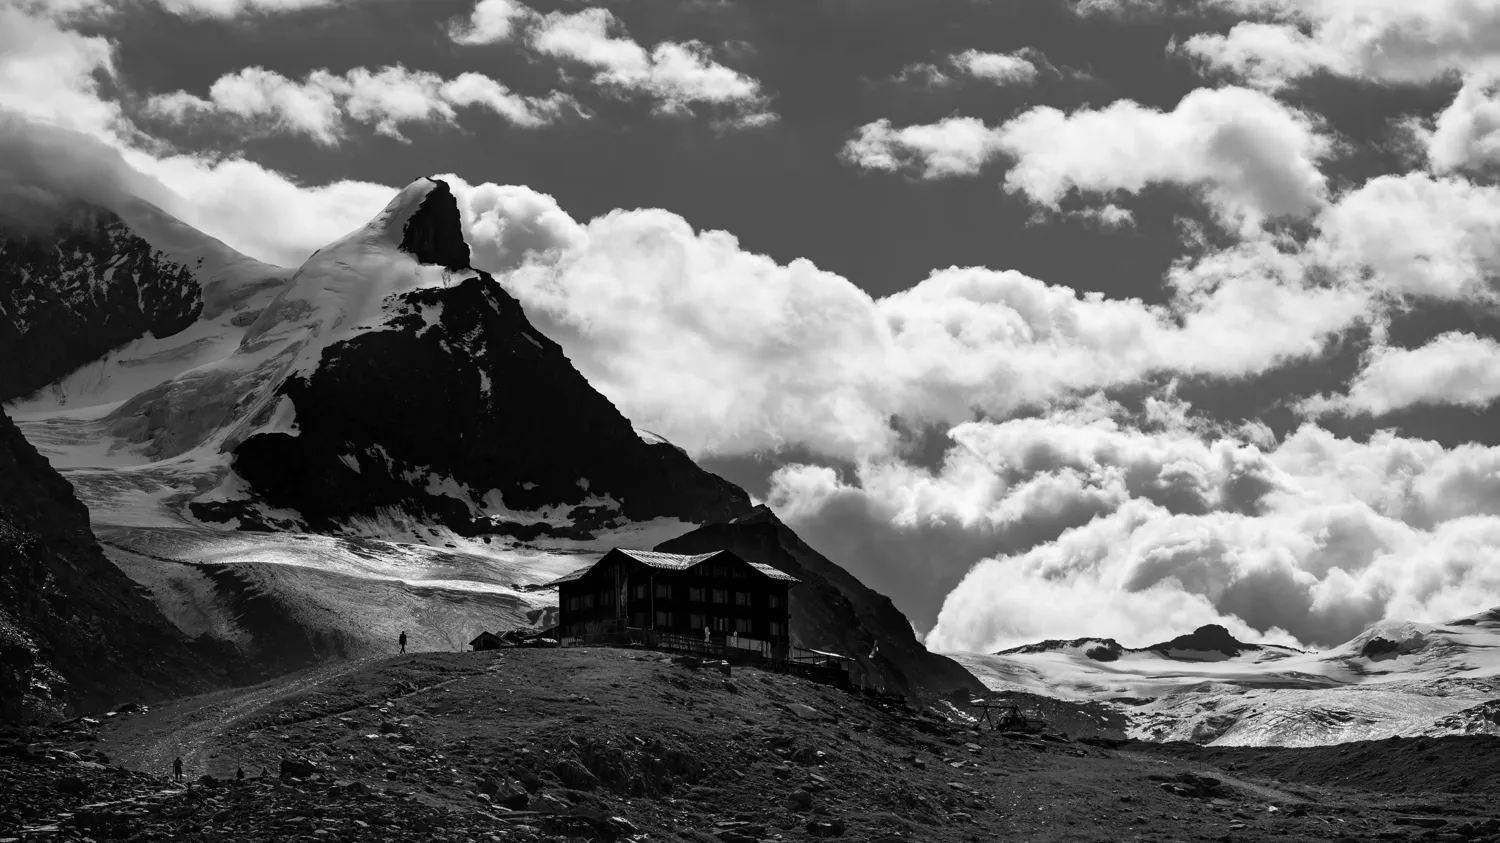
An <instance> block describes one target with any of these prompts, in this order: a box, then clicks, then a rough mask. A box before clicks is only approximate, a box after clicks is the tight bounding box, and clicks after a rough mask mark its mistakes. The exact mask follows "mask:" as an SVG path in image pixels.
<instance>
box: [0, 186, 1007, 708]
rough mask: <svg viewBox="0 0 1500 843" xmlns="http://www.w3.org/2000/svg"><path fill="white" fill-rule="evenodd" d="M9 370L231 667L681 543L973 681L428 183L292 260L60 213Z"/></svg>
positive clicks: (123, 539)
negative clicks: (702, 461)
mask: <svg viewBox="0 0 1500 843" xmlns="http://www.w3.org/2000/svg"><path fill="white" fill-rule="evenodd" d="M49 237H50V239H49ZM0 355H8V356H5V357H0V359H7V360H14V361H17V364H16V365H9V364H7V365H6V366H5V367H4V371H3V372H0V403H3V404H4V408H5V411H6V412H7V413H8V414H9V415H10V416H11V417H12V418H14V419H15V422H16V426H17V428H19V430H20V431H21V432H22V433H24V435H25V437H26V439H27V440H29V441H30V443H31V445H34V446H35V447H36V448H37V449H38V450H39V451H40V452H41V453H42V454H43V455H44V456H45V457H46V458H47V460H49V461H50V463H51V465H52V466H53V467H55V468H56V469H57V470H58V471H60V472H61V474H62V476H63V477H65V478H66V479H67V480H68V481H70V482H71V483H72V485H73V487H74V490H76V494H77V496H78V498H80V499H82V501H83V503H85V504H86V505H87V506H88V509H89V514H90V516H91V519H92V522H93V529H94V531H95V533H96V534H97V535H98V537H99V539H100V540H101V541H102V543H103V550H104V553H105V554H106V555H107V556H108V558H109V560H110V561H113V562H114V563H115V566H116V567H118V569H120V570H123V571H124V572H125V573H127V574H128V575H129V576H130V578H131V579H132V580H134V582H135V583H137V584H139V585H140V586H142V587H143V588H144V589H146V590H147V593H149V595H150V597H151V604H152V605H154V607H155V609H156V611H158V612H159V613H160V615H161V616H162V617H165V618H166V619H168V620H170V621H171V623H172V624H174V625H175V626H176V632H177V633H178V634H180V635H183V636H190V637H192V638H195V639H199V640H201V641H203V642H206V643H207V644H213V645H215V646H223V647H227V648H228V649H229V650H230V651H232V652H233V653H234V654H235V656H236V658H239V659H240V660H241V661H240V662H239V663H237V667H236V670H237V671H239V673H238V674H237V675H240V676H241V677H242V678H254V677H256V676H263V675H267V674H270V673H276V672H280V671H285V670H290V669H295V668H297V667H300V666H303V665H306V664H310V663H313V662H316V661H319V660H321V659H326V658H335V657H343V656H354V655H371V654H378V653H384V652H387V651H388V650H389V649H390V646H391V642H393V641H394V640H395V637H396V635H397V633H398V632H400V631H408V632H409V633H410V635H411V637H412V639H413V641H414V646H420V647H422V648H434V647H440V648H443V649H452V648H455V647H461V646H463V644H464V643H466V642H467V641H468V640H469V638H471V637H473V635H475V634H477V633H478V632H479V631H481V630H484V629H489V630H492V631H493V630H495V629H503V628H509V627H511V626H517V625H521V626H524V625H532V626H536V625H539V624H540V623H542V622H544V619H545V618H546V617H548V613H547V612H548V608H549V607H550V606H552V605H555V600H556V598H555V595H553V594H549V593H546V592H541V591H538V590H537V589H536V588H535V586H536V585H537V584H538V583H540V582H543V581H545V580H548V579H551V578H552V577H554V576H556V575H557V574H559V573H561V572H562V571H564V570H567V569H568V568H569V567H572V566H573V565H576V564H579V562H580V561H586V560H587V558H588V557H590V555H597V554H598V553H600V552H602V551H603V550H604V549H607V547H608V546H610V545H613V544H620V545H625V546H636V547H647V546H650V545H653V544H659V543H661V542H663V541H667V540H669V539H674V538H676V540H677V541H678V542H680V543H692V542H701V541H710V542H722V543H726V544H734V545H735V547H736V549H737V551H738V552H741V554H742V555H745V556H746V557H747V558H752V559H755V560H756V561H765V562H769V563H770V564H773V565H779V566H786V567H789V568H794V569H795V570H793V573H795V574H796V575H797V576H798V577H799V578H801V579H803V580H804V585H802V586H799V588H798V589H797V592H798V593H797V594H796V595H795V596H794V598H793V610H794V619H793V624H792V632H793V636H794V638H796V639H798V640H799V641H800V642H801V643H802V644H803V645H804V646H808V647H817V648H820V649H837V650H839V651H840V652H846V653H847V654H849V655H851V656H857V657H860V658H862V659H865V660H866V661H870V660H869V659H868V652H869V651H870V650H874V649H876V644H877V643H878V644H879V647H878V653H877V655H876V657H875V659H874V661H873V662H872V663H871V664H869V665H867V668H868V672H869V675H870V676H871V677H872V684H877V683H878V684H882V685H886V686H888V687H890V688H892V689H897V690H901V691H903V692H906V693H909V694H911V695H913V696H914V697H916V696H921V695H936V694H939V693H946V692H948V691H952V690H959V689H967V690H974V689H977V688H979V687H980V686H979V684H978V682H977V680H975V679H974V678H973V677H972V676H971V675H969V674H968V673H967V672H966V671H965V670H964V669H963V668H962V667H960V666H958V665H957V664H956V663H954V662H952V661H950V660H948V659H945V658H942V657H940V656H935V655H933V654H930V653H928V652H927V651H926V649H925V648H923V647H922V646H921V645H920V643H919V642H917V641H916V639H915V637H914V635H913V634H912V632H911V628H910V625H909V624H908V623H907V621H906V619H905V618H904V617H902V616H901V614H900V613H899V612H897V611H896V610H895V608H894V606H892V605H891V604H890V601H889V600H887V599H885V598H884V597H882V596H880V595H877V594H875V593H874V592H871V591H870V590H869V589H868V588H866V587H865V586H863V585H862V584H861V583H859V582H858V580H857V579H855V578H854V577H852V576H850V575H849V574H848V573H847V572H845V571H843V570H842V569H839V568H838V567H837V566H836V565H834V564H833V563H831V562H829V561H828V560H827V559H825V558H823V557H822V556H821V555H818V554H817V553H816V552H815V551H813V550H812V549H811V548H808V547H807V546H806V545H805V544H804V543H802V542H801V541H800V540H799V539H797V538H796V537H795V535H794V534H792V532H791V530H789V529H788V528H787V527H786V526H785V525H783V524H781V523H780V522H779V521H777V520H776V519H775V517H774V516H773V515H770V513H769V512H768V511H766V510H763V509H762V510H755V509H753V508H752V505H751V501H750V498H749V496H748V495H747V494H746V493H745V492H744V491H743V490H742V489H740V488H738V487H737V486H735V485H733V484H731V483H729V482H728V481H725V480H723V479H722V478H720V477H717V476H715V475H713V474H711V473H709V472H707V471H704V470H703V469H701V468H700V467H698V466H697V465H696V464H695V463H694V462H693V461H692V460H691V458H690V457H689V456H688V455H687V454H686V453H685V452H684V451H682V450H681V449H680V448H677V447H676V446H674V445H672V444H671V443H669V442H667V441H666V440H664V439H662V438H661V437H660V436H657V435H655V434H652V433H649V432H646V431H641V430H638V429H636V428H634V427H633V426H632V425H631V423H630V421H629V420H627V419H626V418H625V417H624V416H623V415H621V414H620V412H619V411H618V410H617V409H616V408H615V407H614V406H613V405H612V404H611V403H610V402H609V401H608V400H607V399H606V398H604V397H603V396H602V395H600V394H599V393H598V392H597V391H595V390H594V389H593V388H592V387H591V386H590V385H589V384H588V382H587V381H586V380H585V379H584V378H583V376H582V375H581V374H579V373H578V371H577V370H576V369H574V368H573V366H572V364H571V363H570V362H569V361H568V359H567V357H566V355H565V354H564V353H563V350H562V348H561V347H560V346H558V345H557V344H556V343H555V342H553V341H551V340H550V339H548V338H547V337H546V336H544V335H542V334H541V333H540V332H539V331H537V330H536V329H535V327H533V326H532V325H531V323H530V322H529V321H528V319H527V318H526V314H525V313H524V311H523V310H522V308H521V306H520V304H519V303H518V302H517V301H516V299H515V298H513V297H512V296H510V295H509V294H508V293H507V292H506V291H505V289H504V287H503V286H501V284H500V283H498V282H497V281H496V280H495V279H494V278H492V277H490V276H489V275H488V274H487V273H485V272H483V271H480V270H476V269H474V268H472V267H471V266H470V258H469V248H468V245H467V244H466V243H465V241H464V238H463V231H462V223H461V218H460V215H459V210H458V206H457V202H456V200H455V198H454V197H453V195H452V193H451V191H450V190H449V188H448V186H447V185H446V184H444V183H443V182H442V181H439V180H434V179H419V180H417V181H415V182H413V183H412V184H411V185H410V186H408V187H407V188H406V189H404V190H402V191H401V192H400V194H399V195H398V196H396V198H395V199H393V200H392V201H391V203H390V204H389V205H388V206H387V207H386V208H385V209H384V210H383V211H382V212H381V213H380V214H378V215H377V216H376V217H375V218H374V219H373V220H372V221H371V222H370V223H369V224H368V225H366V226H363V227H361V228H359V229H357V230H355V231H353V232H351V233H350V234H349V235H347V236H345V237H343V238H341V239H339V240H338V241H336V242H334V243H331V244H329V245H328V246H326V247H324V248H323V249H321V250H319V251H318V252H317V253H315V254H314V255H312V256H311V257H310V258H308V260H307V261H306V262H305V263H304V264H303V265H302V266H301V267H299V268H297V269H295V270H292V269H285V268H281V267H274V266H270V265H267V264H264V263H260V262H258V261H254V260H252V259H250V258H247V257H245V256H243V255H240V254H238V253H236V252H234V251H233V250H232V249H230V248H229V247H227V246H225V245H224V244H223V243H221V242H219V241H217V240H214V239H213V238H211V237H208V236H206V235H203V234H202V233H201V232H198V231H196V230H194V229H192V228H190V227H188V226H186V225H184V224H182V223H181V222H179V221H177V220H175V219H173V218H171V217H170V216H168V215H166V214H164V213H163V212H161V211H160V210H159V209H157V208H155V207H154V206H151V205H149V204H147V203H144V202H140V201H130V202H128V203H126V204H124V205H122V206H121V207H118V208H112V209H108V210H106V209H102V208H96V207H91V206H83V205H80V206H77V207H76V208H75V209H74V210H73V212H72V213H71V214H68V215H65V217H64V218H63V220H62V222H61V223H60V225H59V226H58V228H57V230H56V231H55V232H54V233H53V234H52V235H44V234H38V233H36V232H34V231H30V230H28V231H25V232H22V231H10V232H7V231H6V230H5V229H3V228H0ZM19 505H20V502H18V501H9V500H6V499H4V498H3V497H0V513H4V512H6V511H8V509H7V508H8V507H14V506H19ZM700 525H718V526H716V527H713V528H709V527H707V526H704V527H702V528H700ZM695 529H696V530H697V531H696V532H695ZM126 590H127V591H128V590H129V589H126ZM133 611H134V610H132V612H133ZM127 615H129V617H122V618H121V619H120V621H121V622H122V623H124V622H135V621H141V622H147V621H142V620H141V619H140V618H137V617H135V616H134V615H131V614H130V613H127ZM157 620H159V618H157V619H150V620H149V623H157ZM49 623H50V622H49ZM21 626H24V624H22V625H21ZM32 631H33V632H36V631H37V630H32ZM41 632H42V633H47V630H41ZM27 634H30V633H27ZM38 634H41V633H38ZM47 634H50V633H47ZM41 637H43V638H44V637H46V636H45V635H41ZM32 638H37V636H36V635H33V636H32ZM38 640H40V639H38ZM68 663H69V662H67V661H66V660H61V661H57V664H58V665H66V664H68ZM59 670H61V671H62V672H63V673H67V670H66V669H64V668H62V667H59ZM17 676H19V674H17ZM12 681H16V682H20V681H22V680H21V679H19V678H17V679H14V680H12ZM173 687H175V686H173ZM167 689H168V686H167V685H163V686H161V690H162V692H163V693H165V692H166V691H167ZM75 702H77V703H79V704H83V698H82V697H80V698H78V699H77V700H75ZM94 702H96V701H94V700H92V699H91V700H90V704H93V703H94Z"/></svg>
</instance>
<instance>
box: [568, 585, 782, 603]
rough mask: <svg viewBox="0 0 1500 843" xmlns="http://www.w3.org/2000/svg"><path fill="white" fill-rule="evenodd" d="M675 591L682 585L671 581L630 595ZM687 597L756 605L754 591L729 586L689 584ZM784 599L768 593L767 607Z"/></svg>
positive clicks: (661, 595)
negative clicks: (674, 585) (702, 586)
mask: <svg viewBox="0 0 1500 843" xmlns="http://www.w3.org/2000/svg"><path fill="white" fill-rule="evenodd" d="M674 591H675V592H676V596H680V595H681V593H682V589H681V587H680V586H679V587H677V588H675V589H674V587H673V586H672V585H671V584H669V583H657V584H656V588H655V590H654V591H651V590H650V586H647V585H636V586H632V587H631V589H630V596H631V599H634V600H645V599H646V597H647V595H648V594H649V595H652V596H655V597H656V598H658V599H661V600H671V599H672V598H673V596H674ZM600 596H601V600H600V605H602V606H608V605H610V602H609V593H608V592H603V593H601V595H600ZM687 599H688V602H690V603H719V604H722V605H729V604H730V603H733V604H734V605H736V606H754V605H755V594H754V593H753V592H749V591H730V590H729V589H727V588H700V587H698V586H689V587H688V589H687ZM782 599H783V598H782V596H781V595H780V594H768V595H766V607H767V608H769V609H780V608H782ZM588 605H592V604H588ZM570 608H571V606H570Z"/></svg>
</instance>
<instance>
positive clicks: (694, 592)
mask: <svg viewBox="0 0 1500 843" xmlns="http://www.w3.org/2000/svg"><path fill="white" fill-rule="evenodd" d="M799 582H801V581H800V580H798V579H797V578H796V577H793V576H791V575H790V574H787V573H785V572H783V571H780V570H778V569H776V568H773V567H771V566H770V565H765V564H759V563H753V562H746V561H745V560H743V559H741V558H740V557H738V556H736V555H735V554H734V553H731V552H730V551H727V550H720V551H717V552H715V553H703V554H698V555H695V556H682V555H678V554H675V553H657V552H654V551H646V550H626V549H624V548H615V549H614V550H611V551H609V552H608V553H606V554H604V556H603V557H601V558H600V559H599V561H598V562H595V563H594V564H593V565H591V566H589V567H587V568H581V569H579V570H577V571H573V572H571V573H568V574H564V575H563V576H561V577H559V578H557V579H556V580H553V581H552V582H551V583H549V584H548V585H555V586H557V591H558V601H557V602H558V613H559V619H558V626H557V628H558V643H560V644H562V645H563V646H568V645H570V644H592V643H605V642H612V641H618V642H621V643H625V642H636V643H641V644H645V645H647V646H652V647H668V648H672V649H682V650H696V649H700V648H701V649H704V650H714V651H722V650H725V649H728V650H741V651H747V652H746V655H751V654H756V655H759V656H760V657H761V658H767V659H775V660H786V659H787V658H788V654H789V651H790V645H791V633H790V630H789V626H790V621H791V614H790V610H789V606H788V603H787V592H788V591H789V590H790V588H791V587H792V586H793V585H796V584H798V583H799Z"/></svg>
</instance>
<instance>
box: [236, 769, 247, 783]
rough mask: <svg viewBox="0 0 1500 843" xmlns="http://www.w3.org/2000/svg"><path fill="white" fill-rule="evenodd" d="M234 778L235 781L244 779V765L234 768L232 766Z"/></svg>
mask: <svg viewBox="0 0 1500 843" xmlns="http://www.w3.org/2000/svg"><path fill="white" fill-rule="evenodd" d="M234 778H235V781H244V780H245V768H244V767H236V768H234Z"/></svg>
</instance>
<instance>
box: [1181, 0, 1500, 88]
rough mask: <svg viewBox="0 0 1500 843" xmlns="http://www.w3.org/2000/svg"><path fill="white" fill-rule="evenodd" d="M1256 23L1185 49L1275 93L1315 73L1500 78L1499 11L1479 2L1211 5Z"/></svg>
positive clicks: (1228, 0) (1231, 1)
mask: <svg viewBox="0 0 1500 843" xmlns="http://www.w3.org/2000/svg"><path fill="white" fill-rule="evenodd" d="M1204 5H1205V6H1208V7H1215V8H1220V9H1225V10H1229V11H1232V12H1236V13H1239V14H1244V15H1248V16H1253V17H1255V18H1256V19H1255V20H1249V21H1244V22H1241V23H1238V24H1236V25H1235V26H1234V27H1233V28H1232V29H1230V30H1229V32H1227V33H1205V34H1199V35H1195V36H1193V37H1191V38H1189V39H1188V40H1187V41H1185V42H1183V43H1182V45H1181V50H1182V51H1183V52H1184V53H1186V54H1188V55H1190V56H1193V57H1194V58H1196V59H1197V60H1199V61H1201V62H1203V63H1204V64H1205V65H1207V66H1209V67H1212V68H1218V69H1223V70H1227V71H1230V72H1233V73H1236V74H1239V75H1240V76H1242V77H1244V78H1245V79H1247V80H1249V81H1250V82H1252V83H1254V84H1257V85H1260V86H1263V87H1268V88H1275V87H1279V86H1281V85H1283V84H1286V83H1287V82H1289V81H1291V80H1295V79H1298V78H1301V77H1305V76H1308V75H1310V74H1312V73H1314V72H1328V73H1333V74H1336V75H1340V76H1347V77H1352V78H1359V79H1370V80H1377V81H1382V82H1396V83H1409V84H1423V83H1428V82H1433V81H1436V80H1438V79H1442V78H1444V77H1446V76H1449V75H1450V74H1454V73H1458V72H1464V73H1468V72H1484V73H1494V72H1496V71H1500V6H1497V5H1496V4H1494V3H1491V2H1476V0H1424V2H1420V3H1412V2H1406V0H1311V2H1291V0H1210V2H1206V3H1204Z"/></svg>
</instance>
